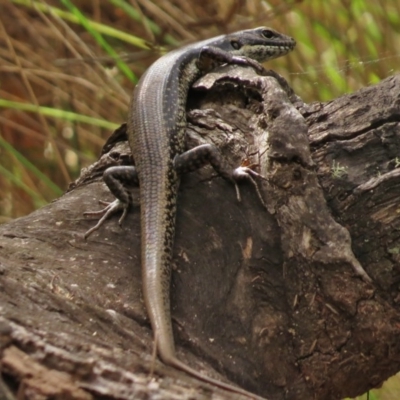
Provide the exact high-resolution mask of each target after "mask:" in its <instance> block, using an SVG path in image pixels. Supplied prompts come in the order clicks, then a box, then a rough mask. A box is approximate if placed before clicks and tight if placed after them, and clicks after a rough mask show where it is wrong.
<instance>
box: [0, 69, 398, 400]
mask: <svg viewBox="0 0 400 400" xmlns="http://www.w3.org/2000/svg"><path fill="white" fill-rule="evenodd" d="M279 82H280V83H281V84H283V86H284V89H283V88H282V87H281V85H280V84H278V82H277V80H276V79H275V78H274V77H271V76H265V77H261V76H258V75H256V74H255V73H254V72H253V71H252V70H251V69H246V68H237V67H226V68H222V69H220V70H219V71H216V72H214V73H212V74H209V75H207V76H206V77H204V78H203V79H202V80H201V81H200V82H197V83H196V85H195V88H194V89H192V91H191V93H190V96H189V100H190V101H189V104H188V121H189V127H188V147H192V146H194V145H196V144H200V143H206V142H210V141H211V142H213V143H215V144H216V145H218V146H219V148H220V149H221V151H222V152H223V154H224V155H225V156H226V157H227V158H228V159H229V160H230V161H231V163H232V166H237V165H239V164H240V163H246V164H250V165H252V164H257V165H258V166H257V168H258V169H259V171H260V172H261V173H262V175H264V176H265V177H266V178H267V180H266V181H264V180H258V184H259V186H260V190H261V195H262V198H263V199H264V202H265V205H263V204H262V202H261V201H260V199H259V197H258V195H257V192H256V190H255V188H254V186H253V185H252V184H251V183H249V182H243V184H242V185H241V195H242V202H241V203H238V202H237V200H236V197H235V190H234V188H233V186H232V185H230V184H229V183H228V182H226V181H224V180H223V179H221V178H219V177H218V176H216V175H215V173H214V172H213V171H212V169H211V168H208V167H207V168H204V169H203V170H201V171H199V172H196V173H192V174H188V175H186V176H184V177H183V180H182V185H181V189H180V194H179V199H178V216H177V230H176V240H175V250H174V272H173V278H172V285H171V298H172V314H173V322H174V330H175V331H174V334H175V340H176V342H177V345H178V357H179V358H180V359H181V360H183V361H184V362H186V363H187V364H189V365H191V366H192V367H194V368H195V369H197V370H199V371H201V372H202V373H204V374H206V375H209V376H212V377H214V378H217V379H221V380H225V381H231V382H234V383H235V384H237V385H239V386H242V387H244V388H246V389H248V390H249V391H252V392H254V393H258V394H259V395H262V396H265V397H266V398H267V399H269V400H283V399H290V400H295V399H296V400H297V399H321V400H322V399H324V400H328V399H340V398H343V397H345V396H356V395H358V394H361V393H363V392H365V391H367V390H368V389H370V388H372V387H376V386H379V385H380V384H382V382H383V381H384V380H386V379H387V378H388V377H390V376H391V375H393V374H395V373H396V372H397V371H398V370H399V369H400V311H399V302H400V295H399V280H400V279H399V278H400V273H399V272H400V265H399V260H400V243H399V233H398V232H399V229H400V204H399V201H398V199H399V198H400V196H399V190H400V186H399V183H400V168H399V167H400V158H399V157H400V128H399V121H400V78H399V76H394V77H391V78H388V79H386V80H385V81H383V82H381V83H380V84H379V85H376V86H373V87H369V88H365V89H363V90H360V91H359V92H357V93H354V94H351V95H347V96H343V97H341V98H339V99H336V100H334V101H331V102H329V103H323V104H321V103H316V104H311V105H307V104H304V103H302V102H301V100H300V99H299V98H298V97H297V96H295V95H294V94H293V93H292V91H291V89H289V88H288V87H287V86H286V85H285V84H284V82H283V81H282V79H279ZM130 162H131V160H130V152H129V148H128V145H127V143H126V141H125V132H124V126H122V127H121V128H120V129H119V130H117V131H116V133H114V135H113V136H112V137H111V138H110V140H109V141H108V142H107V144H106V146H105V149H104V151H103V154H102V156H101V158H100V159H99V161H98V162H97V163H96V164H94V165H92V166H91V167H90V168H88V169H86V170H84V171H83V172H82V175H81V177H80V178H79V179H78V180H77V181H76V182H75V183H74V184H73V185H71V188H70V190H69V191H68V192H67V193H66V194H65V195H64V196H62V197H61V198H60V199H58V200H56V201H54V202H53V203H51V204H49V205H48V206H46V207H44V208H42V209H40V210H38V211H36V212H34V213H32V214H31V215H28V216H27V217H24V218H19V219H17V220H15V221H12V222H11V223H8V224H5V225H2V226H1V227H0V302H1V303H0V361H1V380H0V398H1V399H8V400H9V399H13V398H18V399H37V398H41V399H50V398H57V399H79V400H81V399H85V400H86V399H133V398H135V399H153V398H154V399H156V398H162V399H187V398H191V399H206V398H211V396H212V394H213V393H214V394H217V396H218V397H215V398H221V399H233V398H237V399H239V398H245V397H243V396H238V395H233V394H232V393H227V392H224V391H223V390H220V389H217V388H213V387H211V386H209V385H207V384H204V383H201V382H199V381H197V380H195V379H193V378H191V377H189V376H187V375H186V374H185V373H182V372H180V371H177V370H174V369H173V368H169V367H167V366H164V365H163V364H162V363H161V362H159V361H158V360H154V359H153V358H152V332H151V329H150V324H149V321H148V319H147V316H146V311H145V308H144V304H143V300H142V294H141V271H140V257H139V254H140V251H139V247H140V227H139V209H138V208H135V209H134V210H132V212H131V213H129V216H128V217H127V219H126V221H125V222H124V224H123V226H122V227H119V225H118V222H117V219H118V218H112V219H111V220H110V221H108V222H107V223H106V224H105V225H104V226H103V227H102V228H101V229H100V230H99V231H97V232H95V233H94V234H93V235H92V236H91V237H90V238H89V239H88V240H87V241H85V240H83V233H84V232H86V231H87V229H89V228H90V227H91V226H93V224H94V223H95V221H94V220H90V219H85V218H84V217H83V212H85V211H88V210H95V209H96V208H100V206H98V205H97V201H98V200H110V201H111V200H112V196H111V195H110V193H109V192H108V190H107V189H106V187H105V185H104V184H103V183H102V180H101V175H102V172H103V171H104V169H105V168H107V167H108V166H111V165H121V164H129V163H130ZM133 194H134V196H135V197H136V198H138V189H133ZM153 369H154V372H153V375H151V371H152V370H153ZM40 396H41V397H40Z"/></svg>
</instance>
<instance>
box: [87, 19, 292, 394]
mask: <svg viewBox="0 0 400 400" xmlns="http://www.w3.org/2000/svg"><path fill="white" fill-rule="evenodd" d="M294 46H295V41H294V40H293V39H292V38H291V37H288V36H286V35H283V34H281V33H278V32H276V31H274V30H272V29H270V28H266V27H260V28H256V29H249V30H243V31H239V32H236V33H232V34H228V35H222V36H218V37H215V38H212V39H208V40H204V41H201V42H198V43H194V44H191V45H188V46H186V47H183V48H181V49H178V50H175V51H172V52H170V53H168V54H166V55H164V56H163V57H161V58H160V59H158V60H157V61H156V62H155V63H154V64H153V65H151V66H150V68H149V69H148V70H147V71H146V73H145V74H144V75H143V76H142V78H141V79H140V81H139V83H138V85H137V86H136V88H135V90H134V93H133V97H132V103H131V106H130V112H129V117H128V128H127V131H128V139H129V144H130V147H131V150H132V154H133V158H134V161H135V166H134V167H133V166H131V167H129V166H119V167H112V168H109V169H107V170H106V171H105V173H104V180H105V182H106V184H107V185H108V187H109V188H110V190H111V191H112V193H113V194H114V195H115V196H116V200H115V201H114V202H112V203H110V204H109V205H108V206H107V207H106V208H105V209H103V210H101V211H100V212H97V213H85V214H89V215H93V214H96V215H97V214H102V215H103V216H102V218H101V219H100V220H99V222H98V223H97V225H96V226H94V227H93V228H92V229H90V230H89V231H87V232H86V234H85V237H87V236H89V235H90V234H91V233H92V232H93V231H95V230H96V229H98V228H99V226H100V225H101V224H102V223H103V222H104V221H105V220H106V219H107V218H108V217H109V216H110V215H111V214H113V213H115V212H116V211H118V210H122V211H123V214H122V217H121V219H120V223H121V222H122V220H123V219H124V217H125V215H126V213H127V210H128V208H129V206H130V205H131V202H132V201H131V196H130V193H129V191H128V190H127V187H126V183H127V182H130V183H131V184H132V183H133V184H139V187H140V207H141V211H140V212H141V241H142V244H141V249H142V250H141V263H142V279H143V296H144V300H145V305H146V309H147V312H148V315H149V318H150V321H151V326H152V329H153V332H154V337H155V343H156V347H157V352H158V355H159V357H160V358H161V360H162V361H163V362H164V363H165V364H168V365H171V366H174V367H176V368H178V369H180V370H183V371H185V372H187V373H188V374H190V375H192V376H195V377H196V378H198V379H200V380H202V381H205V382H208V383H211V384H213V385H216V386H219V387H221V388H224V389H227V390H229V391H231V392H235V393H240V394H244V395H246V396H250V397H255V395H252V394H250V393H249V392H246V391H245V390H243V389H240V388H238V387H235V386H232V385H230V384H227V383H224V382H220V381H218V380H216V379H212V378H209V377H207V376H204V375H202V374H201V373H199V372H198V371H195V370H194V369H192V368H191V367H189V366H188V365H186V364H184V363H183V362H181V361H180V360H178V358H177V357H176V352H175V344H174V338H173V333H172V323H171V312H170V276H171V259H172V250H173V242H174V231H175V215H176V201H177V193H178V187H179V180H180V179H179V178H180V175H181V174H182V173H184V172H187V171H193V170H195V169H197V168H200V167H202V166H203V165H205V164H207V163H210V164H211V165H212V166H213V167H214V169H215V170H216V171H217V172H218V173H219V174H220V175H221V176H222V177H223V178H225V179H228V180H230V181H232V182H233V183H234V184H235V185H236V181H237V180H238V179H239V178H240V177H243V176H246V175H249V174H253V171H251V170H249V169H247V168H237V169H236V170H233V171H232V170H231V169H230V168H229V167H228V166H227V165H226V163H225V162H224V160H223V159H222V158H221V156H220V153H219V151H218V150H217V148H216V147H214V146H213V145H209V144H206V145H201V146H198V147H196V148H194V149H191V150H189V151H187V152H185V130H186V99H187V94H188V90H189V88H190V86H191V85H192V84H193V83H194V82H195V81H196V80H197V79H198V78H199V77H200V76H202V75H204V74H205V73H207V72H208V71H209V70H211V69H213V68H215V67H216V66H219V65H222V64H226V63H227V64H237V65H245V66H250V67H252V68H254V69H255V70H256V71H257V72H260V73H262V72H263V71H265V70H264V69H263V67H262V66H261V65H260V64H259V62H264V61H267V60H270V59H273V58H276V57H279V56H282V55H284V54H287V53H288V52H290V51H291V50H293V48H294Z"/></svg>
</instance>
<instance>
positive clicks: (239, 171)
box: [233, 167, 267, 208]
mask: <svg viewBox="0 0 400 400" xmlns="http://www.w3.org/2000/svg"><path fill="white" fill-rule="evenodd" d="M254 177H257V178H261V179H264V180H267V178H265V177H264V176H262V175H261V174H259V173H258V172H256V171H254V170H252V169H251V168H249V167H238V168H236V169H235V170H234V171H233V179H234V181H235V189H236V197H237V199H238V201H241V197H240V191H239V186H238V185H237V183H236V181H237V180H239V179H243V178H244V179H248V180H249V181H250V182H251V183H252V185H253V186H254V187H255V189H256V192H257V196H258V198H259V199H260V201H261V204H262V205H263V206H264V207H265V208H267V205H266V204H265V201H264V199H263V198H262V196H261V192H260V187H259V185H258V184H257V182H256V181H255V180H254Z"/></svg>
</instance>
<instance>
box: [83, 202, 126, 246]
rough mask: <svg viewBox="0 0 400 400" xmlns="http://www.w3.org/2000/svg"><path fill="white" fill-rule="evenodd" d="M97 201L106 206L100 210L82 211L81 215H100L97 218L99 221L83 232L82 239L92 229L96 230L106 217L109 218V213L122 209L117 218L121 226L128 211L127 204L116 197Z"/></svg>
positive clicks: (85, 237)
mask: <svg viewBox="0 0 400 400" xmlns="http://www.w3.org/2000/svg"><path fill="white" fill-rule="evenodd" d="M99 203H101V204H103V205H105V206H106V207H105V208H103V209H102V210H99V211H88V212H84V213H83V215H84V216H85V217H87V216H92V217H93V216H94V217H98V216H100V215H102V217H101V218H100V219H99V221H98V222H97V224H96V225H95V226H93V227H92V228H90V229H89V230H88V231H86V232H85V234H84V235H83V237H84V239H85V240H86V239H87V238H88V237H89V236H90V235H91V234H92V233H93V232H94V231H97V230H98V229H99V228H100V227H101V226H102V225H103V223H104V221H106V220H107V219H108V218H110V216H111V215H113V214H115V213H116V212H118V211H120V210H123V212H122V216H121V218H120V219H119V221H118V223H119V225H120V226H121V225H122V221H123V220H124V219H125V217H126V215H127V212H128V208H129V207H128V206H127V205H126V204H124V203H122V202H121V201H120V200H118V199H116V200H114V201H113V202H111V203H110V202H106V201H101V200H100V201H99Z"/></svg>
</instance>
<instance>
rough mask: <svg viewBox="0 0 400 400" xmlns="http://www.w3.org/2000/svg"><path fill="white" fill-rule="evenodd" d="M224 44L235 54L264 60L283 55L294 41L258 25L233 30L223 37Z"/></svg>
mask: <svg viewBox="0 0 400 400" xmlns="http://www.w3.org/2000/svg"><path fill="white" fill-rule="evenodd" d="M224 41H225V46H228V47H229V49H227V48H225V50H229V51H230V52H232V53H233V54H235V55H238V56H245V57H249V58H252V59H254V60H257V61H259V62H264V61H267V60H271V59H272V58H276V57H280V56H283V55H285V54H287V53H289V52H290V51H292V50H293V49H294V47H295V46H296V42H295V40H294V39H293V38H291V37H290V36H286V35H283V34H282V33H279V32H277V31H275V30H273V29H271V28H267V27H264V26H262V27H260V28H255V29H247V30H245V31H240V32H235V33H232V34H230V35H227V36H226V37H225V40H224Z"/></svg>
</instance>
